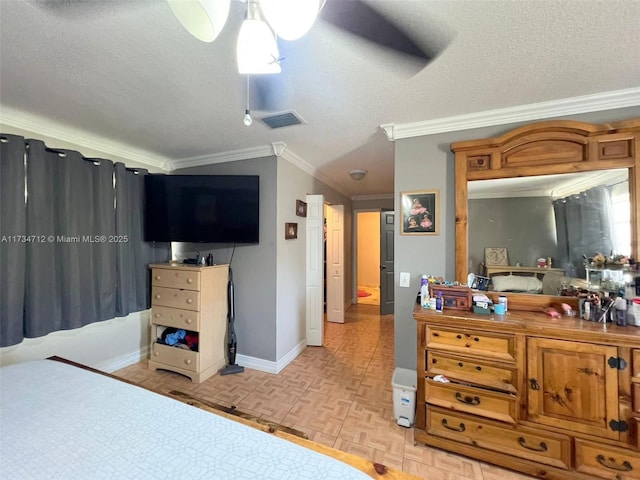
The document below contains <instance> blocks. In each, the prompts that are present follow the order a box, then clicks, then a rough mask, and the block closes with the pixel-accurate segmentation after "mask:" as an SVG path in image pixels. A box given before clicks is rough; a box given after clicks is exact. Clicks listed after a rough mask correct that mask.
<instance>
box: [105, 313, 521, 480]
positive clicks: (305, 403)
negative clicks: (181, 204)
mask: <svg viewBox="0 0 640 480" xmlns="http://www.w3.org/2000/svg"><path fill="white" fill-rule="evenodd" d="M377 312H378V307H377V306H372V305H364V304H358V305H353V306H352V307H350V308H349V309H347V311H346V315H345V323H344V324H335V323H325V346H324V347H307V348H306V349H305V350H304V352H302V353H301V354H300V355H299V356H298V357H297V358H296V359H295V360H294V361H293V362H292V363H291V364H289V365H288V366H287V367H286V368H285V369H284V370H283V371H282V372H280V373H279V374H278V375H273V374H269V373H263V372H259V371H256V370H251V369H245V371H244V373H241V374H236V375H228V376H224V377H223V376H220V375H214V376H213V377H212V378H210V379H208V380H206V381H205V382H203V383H201V384H194V383H192V382H191V381H190V380H189V379H188V378H186V377H183V376H182V375H179V374H177V373H173V372H169V371H164V370H158V371H155V372H151V371H149V370H148V369H147V362H146V361H145V362H140V363H137V364H135V365H131V366H129V367H127V368H124V369H122V370H119V371H117V372H115V375H118V376H120V377H122V378H126V379H127V380H130V381H133V382H135V383H138V384H140V385H142V386H144V387H151V388H153V389H156V390H160V391H163V392H169V391H171V390H179V391H182V392H185V393H189V394H192V395H194V396H197V397H198V398H202V399H203V400H209V401H213V402H215V403H219V404H222V405H226V406H232V405H235V406H236V407H237V408H238V409H239V410H241V411H243V412H245V413H248V414H251V415H254V416H256V417H260V418H264V419H265V420H269V421H273V422H276V423H280V424H282V425H286V426H288V427H292V428H295V429H298V430H301V431H303V432H305V433H306V434H307V435H308V436H309V438H310V439H311V440H314V441H316V442H318V443H322V444H325V445H328V446H331V447H334V448H337V449H339V450H343V451H346V452H349V453H353V454H356V455H359V456H361V457H364V458H368V459H371V460H373V461H375V462H379V463H383V464H386V465H387V466H389V467H393V468H397V469H401V470H404V471H405V472H408V473H411V474H413V475H416V476H418V477H421V478H424V479H428V480H526V479H531V478H532V477H528V476H526V475H522V474H519V473H515V472H512V471H509V470H504V469H502V468H498V467H495V466H492V465H488V464H485V463H483V462H478V461H476V460H472V459H470V458H466V457H462V456H459V455H455V454H452V453H448V452H444V451H442V450H437V449H434V448H429V447H425V446H422V445H414V441H413V428H404V427H401V426H399V425H397V424H396V423H395V420H394V418H393V387H392V385H391V379H392V376H393V370H394V345H393V343H394V334H393V315H384V316H380V315H378V313H377ZM239 341H240V342H242V338H240V339H239Z"/></svg>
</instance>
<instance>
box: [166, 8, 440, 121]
mask: <svg viewBox="0 0 640 480" xmlns="http://www.w3.org/2000/svg"><path fill="white" fill-rule="evenodd" d="M239 1H242V2H244V3H246V4H247V12H246V15H245V20H244V21H243V23H242V25H241V27H240V29H239V33H238V40H237V45H236V57H237V63H238V72H239V73H240V74H246V75H247V76H251V77H252V79H251V84H252V86H253V91H254V92H255V93H254V95H253V100H252V102H253V105H254V107H255V108H256V109H257V110H262V111H274V110H279V109H281V107H282V99H283V95H282V91H283V84H284V83H286V81H287V80H286V79H285V78H280V76H277V77H273V76H272V75H264V74H274V73H280V72H281V71H282V69H281V62H282V61H283V60H284V57H282V56H281V55H280V52H279V49H278V43H277V39H278V38H280V39H282V40H285V41H293V40H297V39H299V38H301V37H302V36H303V35H304V34H305V33H307V32H308V31H309V30H310V29H311V27H312V26H313V24H314V22H315V21H316V19H317V18H318V19H320V20H322V21H325V22H327V23H329V24H331V25H333V26H334V27H337V28H338V29H341V30H343V31H346V32H348V33H351V34H354V35H356V36H358V37H360V38H363V39H365V40H367V41H369V42H372V43H373V44H376V45H378V46H382V47H384V48H386V49H389V50H391V51H393V52H395V53H397V54H399V55H402V56H404V57H408V58H411V59H413V60H415V63H414V64H417V65H418V66H419V68H420V69H422V68H423V67H424V66H425V65H426V64H427V63H429V62H430V61H431V60H432V59H433V56H434V55H433V53H432V52H429V51H427V50H426V49H425V48H422V47H420V46H419V45H418V44H417V43H416V42H415V41H414V40H413V39H412V38H411V37H410V36H409V34H408V33H406V32H405V31H404V30H403V29H402V28H401V27H399V26H398V25H396V24H394V23H393V22H392V21H391V20H389V19H387V18H386V17H385V16H384V15H383V14H382V13H381V12H379V11H378V10H376V9H375V8H374V7H372V6H370V5H369V4H367V3H365V2H364V1H361V0H239ZM167 2H168V3H169V6H170V7H171V10H172V11H173V13H174V15H175V16H176V18H177V19H178V20H179V22H180V23H181V24H182V25H183V26H184V27H185V28H186V30H187V31H188V32H190V33H191V34H192V35H193V36H194V37H196V38H198V39H199V40H202V41H204V42H213V41H214V40H215V39H216V37H217V36H218V35H219V34H220V32H221V31H222V30H223V28H225V25H226V23H227V19H228V16H229V10H230V4H231V0H167ZM249 83H250V82H249V78H248V77H247V107H246V111H245V117H244V123H245V125H247V126H248V125H251V121H252V120H251V112H250V109H249Z"/></svg>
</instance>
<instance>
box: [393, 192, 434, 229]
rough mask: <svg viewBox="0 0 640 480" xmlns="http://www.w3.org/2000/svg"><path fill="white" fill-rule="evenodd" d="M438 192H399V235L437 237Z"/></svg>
mask: <svg viewBox="0 0 640 480" xmlns="http://www.w3.org/2000/svg"><path fill="white" fill-rule="evenodd" d="M439 196H440V190H424V191H415V192H401V193H400V205H401V218H400V233H401V234H402V235H438V222H439V220H440V211H439Z"/></svg>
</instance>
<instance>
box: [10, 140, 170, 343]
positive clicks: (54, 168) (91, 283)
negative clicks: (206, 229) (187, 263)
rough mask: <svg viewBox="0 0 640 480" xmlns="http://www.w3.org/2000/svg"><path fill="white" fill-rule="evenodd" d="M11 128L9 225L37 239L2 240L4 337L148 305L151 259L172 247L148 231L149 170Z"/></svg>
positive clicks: (66, 326)
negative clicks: (55, 145)
mask: <svg viewBox="0 0 640 480" xmlns="http://www.w3.org/2000/svg"><path fill="white" fill-rule="evenodd" d="M3 137H4V138H5V141H4V142H3V143H2V144H1V145H2V179H1V180H2V205H1V208H2V212H1V213H2V217H1V218H2V235H7V234H6V233H5V232H9V231H10V230H11V232H13V231H16V232H18V231H20V230H21V229H22V230H23V231H24V235H25V236H26V238H29V239H31V240H32V241H30V242H20V243H6V242H3V243H2V244H1V245H0V246H1V247H2V253H1V256H0V258H2V262H3V263H2V269H1V271H2V273H1V274H0V275H1V277H0V278H1V281H2V284H1V285H0V286H2V295H3V297H2V310H1V312H2V318H1V319H0V325H2V327H1V328H2V330H0V333H1V334H2V339H1V346H8V345H15V344H16V343H19V342H21V341H22V339H23V338H24V337H40V336H44V335H47V334H49V333H51V332H53V331H57V330H69V329H75V328H79V327H82V326H84V325H87V324H89V323H93V322H97V321H102V320H107V319H111V318H114V317H117V316H125V315H128V314H129V313H131V312H134V311H139V310H142V309H145V308H148V307H149V288H150V286H149V274H148V271H149V270H148V264H149V263H152V262H164V261H167V260H168V259H169V256H170V251H169V245H168V244H166V243H165V244H158V245H150V244H146V243H145V242H143V240H142V233H141V232H142V224H143V222H142V214H143V196H144V183H143V181H142V179H143V176H144V173H146V171H140V172H138V174H137V175H136V174H135V173H134V172H133V171H130V170H127V169H126V168H125V167H124V165H122V164H116V165H114V164H113V162H111V161H109V160H105V159H88V158H84V157H82V155H81V154H80V153H78V152H75V151H71V150H53V149H50V148H47V147H46V145H45V144H44V143H43V142H42V141H39V140H26V141H25V140H24V139H22V138H21V137H12V136H7V135H5V136H3ZM14 143H15V145H14ZM25 152H26V153H25ZM20 165H22V167H20ZM25 179H26V180H25ZM25 191H26V195H25ZM25 197H26V208H25ZM14 225H16V226H14ZM5 265H6V266H7V267H9V268H5ZM9 280H10V281H11V283H9ZM5 285H7V286H9V285H11V287H10V289H6V288H4V287H5ZM5 295H6V297H7V298H5ZM9 295H11V297H10V298H9ZM5 300H7V302H6V303H5Z"/></svg>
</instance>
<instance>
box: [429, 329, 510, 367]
mask: <svg viewBox="0 0 640 480" xmlns="http://www.w3.org/2000/svg"><path fill="white" fill-rule="evenodd" d="M425 335H426V338H425V344H426V347H427V349H432V348H437V349H439V350H446V351H449V352H456V353H464V354H467V355H474V356H482V357H485V358H491V359H500V360H507V361H512V362H515V357H516V339H515V336H513V335H500V334H491V335H489V334H486V333H478V332H474V331H465V330H462V329H461V330H453V329H452V330H449V329H446V328H440V327H431V326H427V328H426V332H425Z"/></svg>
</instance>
